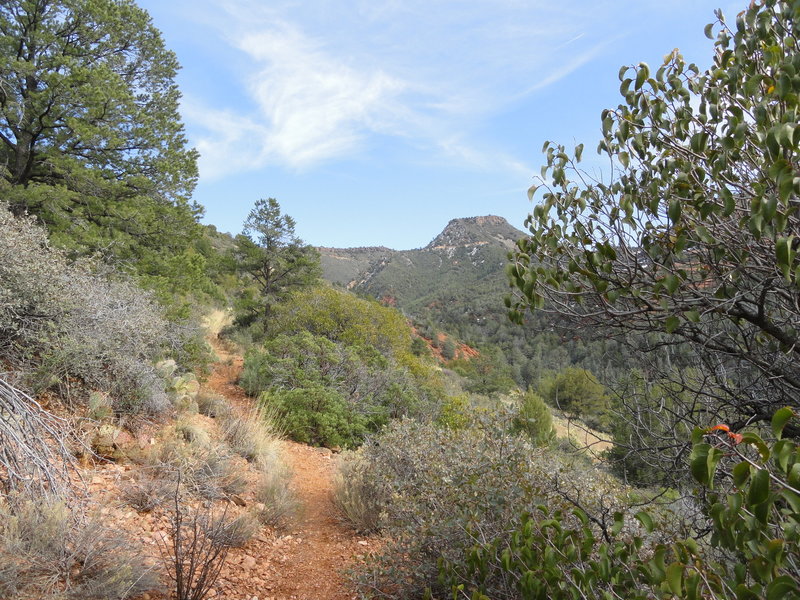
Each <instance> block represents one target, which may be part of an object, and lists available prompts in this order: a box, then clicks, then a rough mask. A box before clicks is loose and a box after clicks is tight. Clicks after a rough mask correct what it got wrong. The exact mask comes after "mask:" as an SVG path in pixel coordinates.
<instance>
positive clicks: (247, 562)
mask: <svg viewBox="0 0 800 600" xmlns="http://www.w3.org/2000/svg"><path fill="white" fill-rule="evenodd" d="M256 564H257V563H256V559H255V558H253V557H252V556H250V555H245V557H244V558H243V559H242V568H243V569H247V570H248V571H249V570H250V569H252V568H253V567H255V566H256Z"/></svg>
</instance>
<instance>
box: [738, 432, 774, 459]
mask: <svg viewBox="0 0 800 600" xmlns="http://www.w3.org/2000/svg"><path fill="white" fill-rule="evenodd" d="M742 442H744V443H746V444H752V445H753V446H755V447H756V449H757V450H758V453H759V454H760V455H761V460H764V461H767V460H769V455H770V451H769V448H768V447H767V445H766V444H765V443H764V440H762V439H761V437H759V436H758V434H755V433H753V432H752V431H748V432H746V433H743V434H742Z"/></svg>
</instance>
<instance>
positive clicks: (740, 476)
mask: <svg viewBox="0 0 800 600" xmlns="http://www.w3.org/2000/svg"><path fill="white" fill-rule="evenodd" d="M749 478H750V464H749V463H746V462H740V463H738V464H737V465H736V466H735V467H733V485H735V486H736V487H738V488H740V487H742V486H743V485H744V484H745V483H746V482H747V480H748V479H749Z"/></svg>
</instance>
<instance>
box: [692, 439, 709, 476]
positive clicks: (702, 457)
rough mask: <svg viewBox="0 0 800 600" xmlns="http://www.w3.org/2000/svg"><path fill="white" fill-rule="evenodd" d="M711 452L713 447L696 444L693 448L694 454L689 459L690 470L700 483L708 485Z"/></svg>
mask: <svg viewBox="0 0 800 600" xmlns="http://www.w3.org/2000/svg"><path fill="white" fill-rule="evenodd" d="M709 450H711V445H710V444H706V443H702V444H695V445H694V447H693V448H692V453H691V455H690V457H689V460H690V462H689V469H690V470H691V472H692V477H694V478H695V479H696V480H697V481H698V482H699V483H702V484H704V485H705V484H708V482H709V480H708V452H709Z"/></svg>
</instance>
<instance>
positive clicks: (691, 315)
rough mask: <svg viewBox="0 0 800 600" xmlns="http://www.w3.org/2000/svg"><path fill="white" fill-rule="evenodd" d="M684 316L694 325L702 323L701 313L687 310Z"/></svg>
mask: <svg viewBox="0 0 800 600" xmlns="http://www.w3.org/2000/svg"><path fill="white" fill-rule="evenodd" d="M683 314H684V316H685V317H686V320H688V321H691V322H692V323H699V322H700V313H699V312H698V311H696V310H687V311H686V312H685V313H683Z"/></svg>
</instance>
